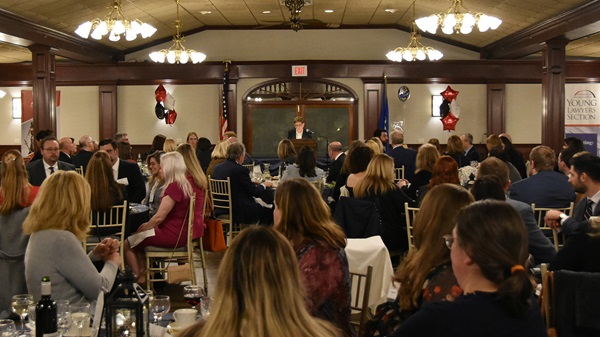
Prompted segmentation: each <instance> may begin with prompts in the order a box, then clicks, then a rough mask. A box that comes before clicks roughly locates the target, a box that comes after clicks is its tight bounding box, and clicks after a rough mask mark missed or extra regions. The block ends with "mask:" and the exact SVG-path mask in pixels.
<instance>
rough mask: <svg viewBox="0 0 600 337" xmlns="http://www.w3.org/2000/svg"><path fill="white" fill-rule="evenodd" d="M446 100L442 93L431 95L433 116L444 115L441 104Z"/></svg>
mask: <svg viewBox="0 0 600 337" xmlns="http://www.w3.org/2000/svg"><path fill="white" fill-rule="evenodd" d="M443 102H444V98H443V97H442V95H431V117H440V118H441V117H442V115H441V114H440V105H442V103H443Z"/></svg>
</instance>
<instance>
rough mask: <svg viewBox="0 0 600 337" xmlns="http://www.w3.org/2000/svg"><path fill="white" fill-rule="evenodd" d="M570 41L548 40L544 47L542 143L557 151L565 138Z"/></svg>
mask: <svg viewBox="0 0 600 337" xmlns="http://www.w3.org/2000/svg"><path fill="white" fill-rule="evenodd" d="M567 43H568V41H567V40H565V39H555V40H552V41H548V42H547V43H546V44H545V49H544V67H543V73H542V144H544V145H547V146H549V147H551V148H552V149H553V150H554V151H555V152H557V153H558V151H560V150H561V148H562V145H563V142H564V138H565V115H564V111H565V73H566V67H565V64H566V63H565V57H566V56H565V55H566V51H565V46H566V45H567Z"/></svg>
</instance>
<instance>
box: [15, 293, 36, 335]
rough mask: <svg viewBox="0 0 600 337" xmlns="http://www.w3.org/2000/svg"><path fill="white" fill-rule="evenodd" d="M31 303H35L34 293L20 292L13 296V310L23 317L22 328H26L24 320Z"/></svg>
mask: <svg viewBox="0 0 600 337" xmlns="http://www.w3.org/2000/svg"><path fill="white" fill-rule="evenodd" d="M31 304H33V295H29V294H20V295H15V296H13V297H12V311H13V312H14V313H15V314H17V315H19V317H21V330H25V324H24V321H25V317H26V316H27V310H28V309H29V306H30V305H31Z"/></svg>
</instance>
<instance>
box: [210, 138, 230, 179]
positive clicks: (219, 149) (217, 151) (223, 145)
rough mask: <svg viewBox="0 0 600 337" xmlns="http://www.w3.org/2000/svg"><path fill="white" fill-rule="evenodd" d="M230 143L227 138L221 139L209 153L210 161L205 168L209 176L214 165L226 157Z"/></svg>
mask: <svg viewBox="0 0 600 337" xmlns="http://www.w3.org/2000/svg"><path fill="white" fill-rule="evenodd" d="M230 144H231V143H230V142H228V141H227V140H223V141H221V142H219V143H217V145H216V146H215V148H214V150H213V152H212V154H211V155H210V158H211V161H210V164H208V169H207V170H206V174H207V175H209V176H211V175H212V174H213V171H214V170H215V166H217V165H219V164H221V163H222V162H224V161H225V159H227V149H228V148H229V145H230Z"/></svg>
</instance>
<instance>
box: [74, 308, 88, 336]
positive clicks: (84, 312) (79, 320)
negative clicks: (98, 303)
mask: <svg viewBox="0 0 600 337" xmlns="http://www.w3.org/2000/svg"><path fill="white" fill-rule="evenodd" d="M69 312H70V313H71V320H73V324H75V326H77V329H78V333H77V336H83V326H84V325H85V323H86V322H87V324H88V325H89V324H90V317H91V314H90V304H89V303H80V304H71V305H70V306H69Z"/></svg>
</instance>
